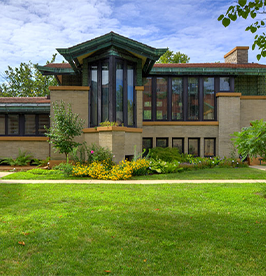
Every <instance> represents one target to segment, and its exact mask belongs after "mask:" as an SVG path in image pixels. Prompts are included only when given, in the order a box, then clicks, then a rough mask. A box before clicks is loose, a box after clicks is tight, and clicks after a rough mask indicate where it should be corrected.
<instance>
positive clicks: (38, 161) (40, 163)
mask: <svg viewBox="0 0 266 276" xmlns="http://www.w3.org/2000/svg"><path fill="white" fill-rule="evenodd" d="M49 161H50V157H47V158H46V159H45V160H41V159H33V162H32V163H31V164H32V165H36V166H37V167H45V166H47V165H48V162H49Z"/></svg>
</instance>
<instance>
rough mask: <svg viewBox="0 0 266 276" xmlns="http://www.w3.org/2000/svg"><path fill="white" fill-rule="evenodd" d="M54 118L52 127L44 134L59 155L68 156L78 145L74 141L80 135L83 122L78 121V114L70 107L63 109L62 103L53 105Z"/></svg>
mask: <svg viewBox="0 0 266 276" xmlns="http://www.w3.org/2000/svg"><path fill="white" fill-rule="evenodd" d="M53 110H54V118H53V122H52V126H51V127H50V128H49V129H48V130H47V133H46V134H45V135H46V136H47V137H48V138H49V143H51V144H53V146H54V147H55V149H56V150H57V151H59V153H62V154H65V155H66V159H67V160H68V155H69V153H71V152H72V151H73V149H74V148H75V147H77V146H79V145H80V143H78V142H75V141H74V139H75V137H77V136H80V135H81V134H82V129H83V125H84V121H83V120H82V119H80V117H79V114H75V113H73V112H72V109H71V105H70V104H68V106H67V108H65V103H64V102H63V101H61V102H60V104H59V103H57V102H55V103H53Z"/></svg>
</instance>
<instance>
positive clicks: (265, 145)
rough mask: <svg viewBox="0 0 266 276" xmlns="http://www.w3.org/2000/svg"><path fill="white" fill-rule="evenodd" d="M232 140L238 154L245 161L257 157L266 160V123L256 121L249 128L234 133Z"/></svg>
mask: <svg viewBox="0 0 266 276" xmlns="http://www.w3.org/2000/svg"><path fill="white" fill-rule="evenodd" d="M232 136H235V138H232V139H231V140H232V141H233V143H234V145H235V146H236V147H237V150H238V153H239V154H241V156H242V157H243V158H244V159H245V158H246V157H247V156H248V155H249V157H251V158H252V157H257V156H258V155H259V156H261V157H262V158H263V160H266V122H263V120H262V119H261V120H256V121H252V122H251V126H250V127H244V128H242V130H241V131H240V132H234V134H233V135H232Z"/></svg>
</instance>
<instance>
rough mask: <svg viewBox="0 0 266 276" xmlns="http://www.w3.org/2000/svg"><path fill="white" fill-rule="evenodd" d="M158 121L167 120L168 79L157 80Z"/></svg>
mask: <svg viewBox="0 0 266 276" xmlns="http://www.w3.org/2000/svg"><path fill="white" fill-rule="evenodd" d="M156 120H167V78H157V79H156Z"/></svg>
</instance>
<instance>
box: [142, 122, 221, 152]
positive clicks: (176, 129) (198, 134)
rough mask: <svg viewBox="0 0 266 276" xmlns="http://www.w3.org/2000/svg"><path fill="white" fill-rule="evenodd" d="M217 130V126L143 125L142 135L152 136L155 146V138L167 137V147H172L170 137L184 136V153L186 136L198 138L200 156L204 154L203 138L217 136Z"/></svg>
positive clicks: (186, 149)
mask: <svg viewBox="0 0 266 276" xmlns="http://www.w3.org/2000/svg"><path fill="white" fill-rule="evenodd" d="M218 132H219V127H218V126H200V125H198V126H185V125H184V126H143V133H142V137H143V138H145V137H146V138H153V147H156V138H168V142H169V147H172V138H184V152H185V153H188V138H200V156H204V138H218ZM217 145H218V143H217V140H216V146H217ZM216 152H218V147H217V148H216Z"/></svg>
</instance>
